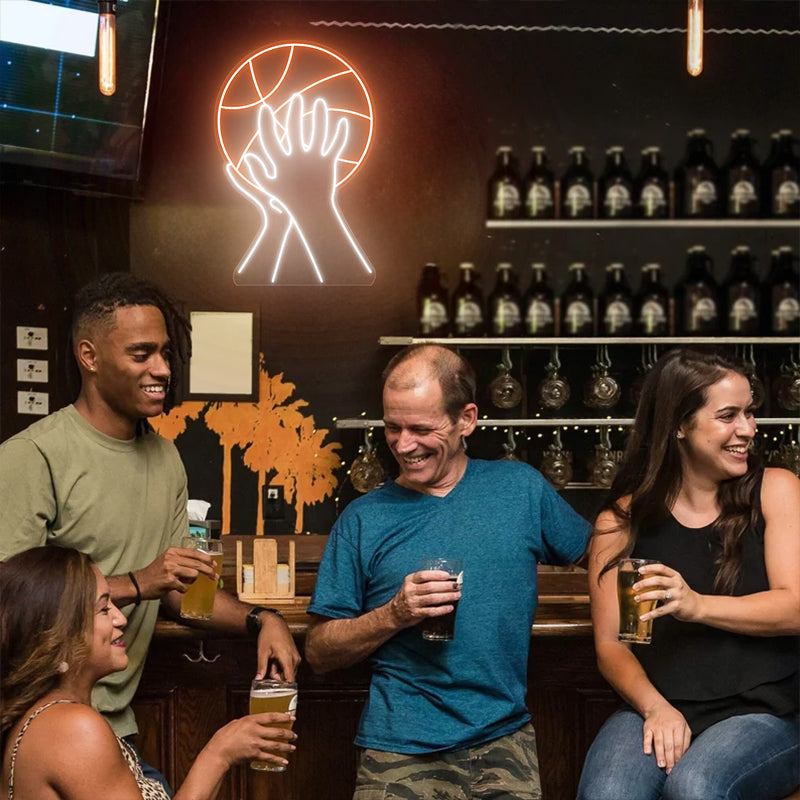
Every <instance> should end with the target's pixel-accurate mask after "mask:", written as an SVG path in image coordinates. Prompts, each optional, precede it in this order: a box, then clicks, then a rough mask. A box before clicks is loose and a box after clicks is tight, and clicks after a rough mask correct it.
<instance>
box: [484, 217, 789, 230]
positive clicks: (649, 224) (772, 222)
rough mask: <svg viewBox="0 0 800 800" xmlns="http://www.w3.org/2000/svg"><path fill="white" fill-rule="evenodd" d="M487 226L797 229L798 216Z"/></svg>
mask: <svg viewBox="0 0 800 800" xmlns="http://www.w3.org/2000/svg"><path fill="white" fill-rule="evenodd" d="M486 227H487V228H489V229H503V228H506V229H513V230H519V229H523V228H588V229H590V230H598V229H603V228H628V229H630V228H641V229H642V230H650V229H652V228H672V229H680V228H738V229H741V228H800V219H653V220H647V219H488V220H486Z"/></svg>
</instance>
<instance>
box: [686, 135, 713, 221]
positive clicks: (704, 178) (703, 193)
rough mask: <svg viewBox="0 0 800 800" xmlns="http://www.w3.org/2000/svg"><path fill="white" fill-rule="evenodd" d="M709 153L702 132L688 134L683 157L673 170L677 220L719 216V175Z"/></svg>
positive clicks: (707, 142) (710, 151) (708, 144)
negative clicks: (680, 218)
mask: <svg viewBox="0 0 800 800" xmlns="http://www.w3.org/2000/svg"><path fill="white" fill-rule="evenodd" d="M712 153H713V146H712V144H711V139H709V138H708V137H707V136H706V132H705V131H704V130H703V129H702V128H695V129H694V130H691V131H689V134H688V140H687V143H686V154H685V156H684V157H683V160H682V161H681V162H680V163H679V164H678V166H677V168H676V169H675V205H676V211H675V216H676V217H702V218H709V217H719V216H720V211H721V210H722V209H721V205H720V174H719V169H718V167H717V165H716V163H715V162H714V157H713V154H712Z"/></svg>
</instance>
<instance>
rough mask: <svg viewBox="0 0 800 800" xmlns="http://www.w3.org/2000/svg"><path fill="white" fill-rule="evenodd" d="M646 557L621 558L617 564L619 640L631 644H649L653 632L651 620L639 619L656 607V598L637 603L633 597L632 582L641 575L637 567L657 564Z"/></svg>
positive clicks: (634, 594) (634, 592) (634, 593)
mask: <svg viewBox="0 0 800 800" xmlns="http://www.w3.org/2000/svg"><path fill="white" fill-rule="evenodd" d="M658 563H660V562H658V561H653V560H652V559H648V558H623V559H621V560H620V561H619V563H618V564H617V597H618V599H619V640H620V641H621V642H632V643H633V644H650V639H651V637H652V634H653V620H652V619H648V620H644V621H643V620H641V619H639V617H640V616H641V615H642V614H647V613H649V612H650V611H652V610H653V609H654V608H655V607H656V603H657V602H658V601H657V600H642V601H641V602H640V603H637V602H636V600H634V599H633V598H634V597H635V596H636V591H635V590H634V588H633V584H634V583H636V582H637V581H638V580H640V579H641V578H642V577H643V576H642V575H640V574H639V569H640V568H641V567H643V566H644V565H645V564H658Z"/></svg>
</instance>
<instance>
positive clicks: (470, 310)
mask: <svg viewBox="0 0 800 800" xmlns="http://www.w3.org/2000/svg"><path fill="white" fill-rule="evenodd" d="M458 269H459V270H460V272H461V280H460V281H459V283H458V286H456V289H455V291H454V292H453V304H452V314H451V317H452V320H453V335H454V336H483V334H484V333H485V327H484V324H483V293H482V292H481V290H480V288H479V287H478V285H477V280H476V278H477V276H476V275H475V265H474V264H472V263H470V262H467V261H465V262H463V263H461V264H459V265H458Z"/></svg>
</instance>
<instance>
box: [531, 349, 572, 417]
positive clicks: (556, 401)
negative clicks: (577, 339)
mask: <svg viewBox="0 0 800 800" xmlns="http://www.w3.org/2000/svg"><path fill="white" fill-rule="evenodd" d="M560 367H561V362H560V361H559V359H558V345H556V346H555V347H553V349H552V350H551V351H550V360H549V361H548V362H547V364H546V365H545V368H544V372H545V377H544V378H543V379H542V380H541V381H540V382H539V386H538V390H537V391H538V394H539V402H540V403H541V404H542V406H544V408H548V409H550V410H551V411H557V410H558V409H559V408H562V407H563V406H564V404H565V403H566V402H567V400H569V396H570V391H569V384H568V383H567V382H566V381H565V380H564V379H563V378H562V377H561V375H559V374H558V370H559V369H560Z"/></svg>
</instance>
